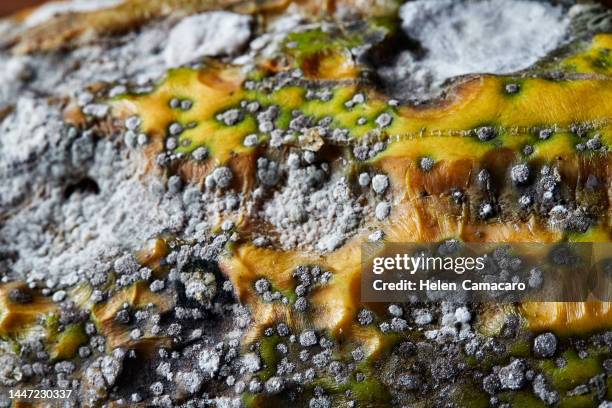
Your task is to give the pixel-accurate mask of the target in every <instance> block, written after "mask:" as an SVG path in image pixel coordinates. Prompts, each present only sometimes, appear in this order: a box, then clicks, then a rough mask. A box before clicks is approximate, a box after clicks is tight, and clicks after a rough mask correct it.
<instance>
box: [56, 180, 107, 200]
mask: <svg viewBox="0 0 612 408" xmlns="http://www.w3.org/2000/svg"><path fill="white" fill-rule="evenodd" d="M76 192H79V193H81V194H98V193H100V187H99V186H98V183H96V181H95V180H93V179H91V178H89V177H85V178H82V179H80V180H79V181H77V182H76V183H73V184H70V185H69V186H68V187H66V191H64V198H68V197H70V196H71V195H72V194H73V193H76Z"/></svg>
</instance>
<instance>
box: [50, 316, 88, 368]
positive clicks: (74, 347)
mask: <svg viewBox="0 0 612 408" xmlns="http://www.w3.org/2000/svg"><path fill="white" fill-rule="evenodd" d="M51 339H52V341H53V343H52V345H51V347H50V353H49V356H50V357H51V359H52V360H67V359H70V358H73V357H74V356H75V355H76V353H77V351H78V349H79V347H80V346H82V345H84V344H86V343H87V342H88V341H89V337H88V336H87V334H86V333H85V329H84V327H83V325H82V324H71V325H69V326H67V327H66V328H65V329H64V330H63V331H62V332H59V333H57V334H56V335H54V336H52V338H51Z"/></svg>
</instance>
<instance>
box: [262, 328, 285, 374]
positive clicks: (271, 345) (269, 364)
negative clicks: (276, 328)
mask: <svg viewBox="0 0 612 408" xmlns="http://www.w3.org/2000/svg"><path fill="white" fill-rule="evenodd" d="M280 342H281V338H280V337H279V336H270V337H262V339H261V340H260V344H259V355H260V356H261V359H262V360H263V362H264V366H265V367H264V369H263V370H262V371H261V372H260V373H259V378H260V379H261V380H262V381H266V380H268V379H269V378H270V377H272V376H273V375H274V373H275V372H276V366H277V364H278V362H279V361H280V357H279V353H278V351H277V350H276V346H277V345H278V343H280Z"/></svg>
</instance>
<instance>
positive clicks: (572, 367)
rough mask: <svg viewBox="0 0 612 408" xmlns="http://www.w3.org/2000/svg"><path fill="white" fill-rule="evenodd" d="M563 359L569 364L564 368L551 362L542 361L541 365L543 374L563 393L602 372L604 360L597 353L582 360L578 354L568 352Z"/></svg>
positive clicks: (590, 354)
mask: <svg viewBox="0 0 612 408" xmlns="http://www.w3.org/2000/svg"><path fill="white" fill-rule="evenodd" d="M563 357H564V358H565V359H566V360H567V364H566V365H565V366H563V367H556V366H555V363H554V362H553V361H550V360H546V361H542V362H540V364H539V366H540V369H541V370H542V372H543V373H544V374H545V375H546V376H547V377H548V378H549V379H550V381H551V383H552V386H553V387H554V388H555V389H556V390H559V391H562V393H564V392H566V391H569V390H571V389H573V388H575V387H576V386H578V385H581V384H585V383H587V382H588V381H589V379H591V378H593V377H594V376H596V375H597V374H600V373H601V372H602V367H601V363H602V361H601V360H602V358H601V355H598V354H596V353H589V355H588V356H587V357H586V358H584V359H581V358H579V357H578V355H577V354H576V352H574V351H566V352H565V353H563Z"/></svg>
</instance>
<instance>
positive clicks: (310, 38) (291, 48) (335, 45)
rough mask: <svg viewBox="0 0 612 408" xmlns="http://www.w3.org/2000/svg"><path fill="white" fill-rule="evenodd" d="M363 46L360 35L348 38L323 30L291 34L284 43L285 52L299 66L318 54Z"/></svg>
mask: <svg viewBox="0 0 612 408" xmlns="http://www.w3.org/2000/svg"><path fill="white" fill-rule="evenodd" d="M362 44H363V40H362V38H361V36H360V35H355V36H349V37H346V36H344V35H341V34H340V33H330V32H325V31H323V29H321V28H315V29H312V30H306V31H303V32H297V33H291V34H289V35H288V36H287V38H286V39H285V42H284V51H285V53H286V54H288V55H291V56H293V57H294V58H295V59H296V60H297V62H298V64H300V65H301V64H302V63H303V62H304V61H306V59H308V58H310V57H313V56H315V55H317V54H327V53H331V52H338V51H341V50H343V49H350V48H353V47H357V46H359V45H362Z"/></svg>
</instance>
